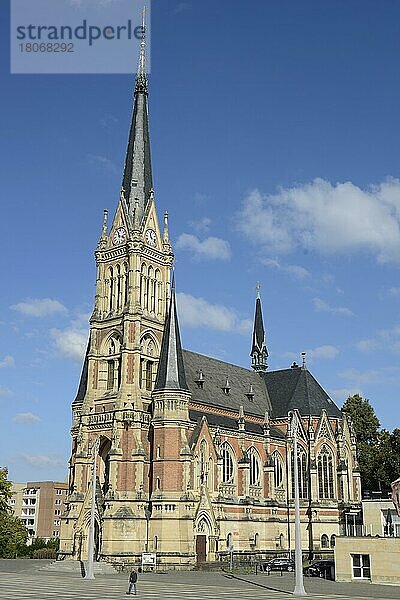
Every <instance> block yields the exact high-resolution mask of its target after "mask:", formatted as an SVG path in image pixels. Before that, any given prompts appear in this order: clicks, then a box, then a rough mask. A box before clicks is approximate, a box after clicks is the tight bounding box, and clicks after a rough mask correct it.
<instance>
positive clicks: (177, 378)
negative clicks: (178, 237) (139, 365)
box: [154, 275, 189, 391]
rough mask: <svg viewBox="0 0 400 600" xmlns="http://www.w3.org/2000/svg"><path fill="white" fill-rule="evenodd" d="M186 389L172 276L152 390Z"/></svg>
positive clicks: (187, 389) (173, 278)
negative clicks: (169, 298) (155, 377)
mask: <svg viewBox="0 0 400 600" xmlns="http://www.w3.org/2000/svg"><path fill="white" fill-rule="evenodd" d="M174 389H176V390H186V391H189V388H188V386H187V383H186V377H185V368H184V366H183V357H182V345H181V336H180V334H179V323H178V315H177V312H176V300H175V276H174V275H173V277H172V288H171V300H170V304H169V311H168V314H167V318H166V320H165V326H164V335H163V340H162V346H161V354H160V361H159V364H158V371H157V379H156V383H155V386H154V390H155V391H157V390H174Z"/></svg>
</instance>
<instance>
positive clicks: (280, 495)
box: [275, 490, 286, 502]
mask: <svg viewBox="0 0 400 600" xmlns="http://www.w3.org/2000/svg"><path fill="white" fill-rule="evenodd" d="M275 499H276V500H278V502H286V492H285V490H275Z"/></svg>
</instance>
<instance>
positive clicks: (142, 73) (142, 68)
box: [135, 6, 147, 94]
mask: <svg viewBox="0 0 400 600" xmlns="http://www.w3.org/2000/svg"><path fill="white" fill-rule="evenodd" d="M137 92H144V93H145V94H147V74H146V7H145V6H144V7H143V12H142V40H141V42H140V53H139V65H138V70H137V75H136V85H135V94H136V93H137Z"/></svg>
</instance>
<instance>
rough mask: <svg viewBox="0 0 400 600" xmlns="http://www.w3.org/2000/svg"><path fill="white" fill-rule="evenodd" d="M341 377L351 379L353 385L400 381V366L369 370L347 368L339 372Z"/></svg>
mask: <svg viewBox="0 0 400 600" xmlns="http://www.w3.org/2000/svg"><path fill="white" fill-rule="evenodd" d="M339 377H342V378H343V379H347V380H348V381H351V382H352V383H353V385H377V384H389V383H391V384H392V383H400V368H399V367H381V368H380V369H371V370H369V371H359V370H358V369H346V370H345V371H342V372H341V373H339Z"/></svg>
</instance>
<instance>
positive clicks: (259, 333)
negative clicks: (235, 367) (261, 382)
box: [250, 282, 268, 372]
mask: <svg viewBox="0 0 400 600" xmlns="http://www.w3.org/2000/svg"><path fill="white" fill-rule="evenodd" d="M260 287H261V286H260V283H259V282H257V286H256V291H257V298H256V311H255V315H254V327H253V345H252V348H251V355H250V356H251V366H252V367H253V369H254V370H255V371H257V372H263V371H266V370H267V368H268V365H267V358H268V350H267V346H266V343H265V329H264V323H263V317H262V310H261V299H260Z"/></svg>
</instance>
